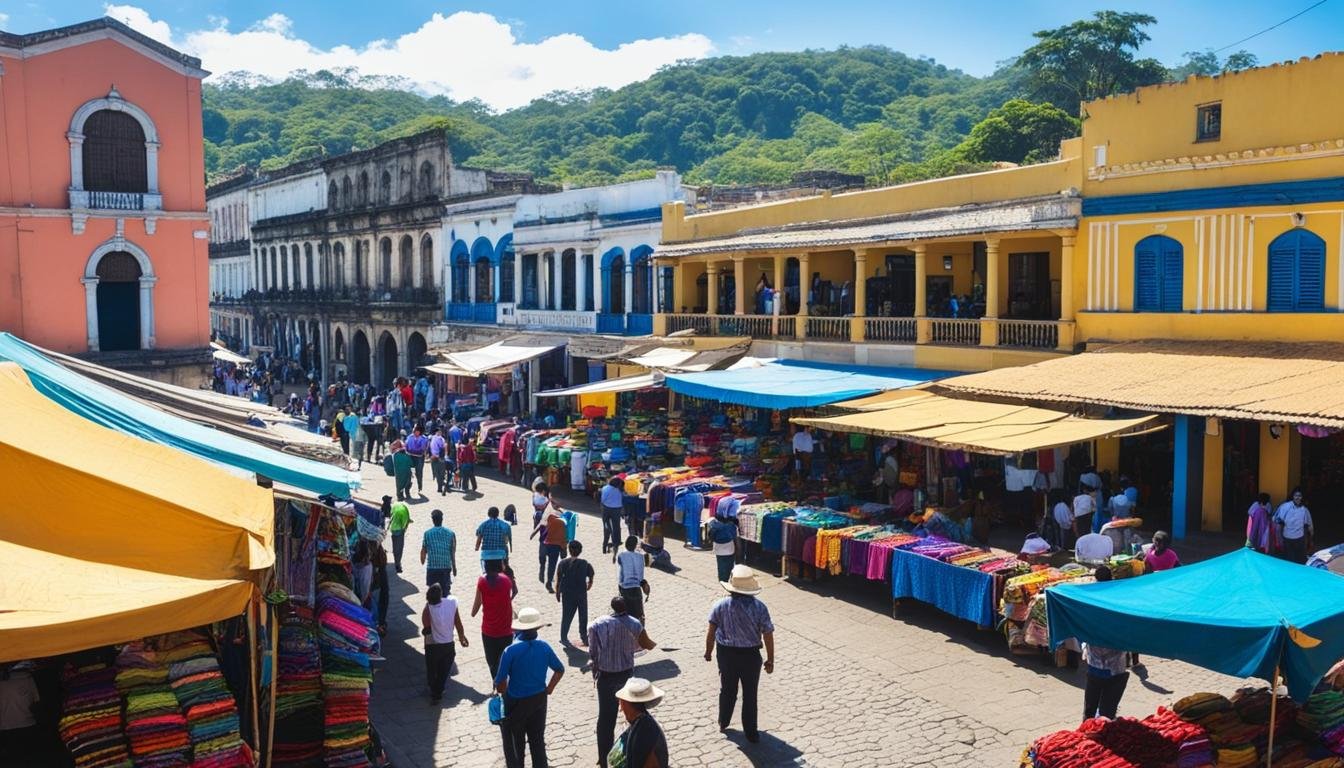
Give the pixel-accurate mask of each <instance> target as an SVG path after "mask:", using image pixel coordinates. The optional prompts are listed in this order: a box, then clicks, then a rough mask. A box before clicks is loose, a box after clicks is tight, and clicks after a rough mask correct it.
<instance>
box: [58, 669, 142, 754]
mask: <svg viewBox="0 0 1344 768" xmlns="http://www.w3.org/2000/svg"><path fill="white" fill-rule="evenodd" d="M116 677H117V671H116V670H115V669H113V668H112V667H109V666H107V665H106V664H90V665H87V666H82V667H73V666H71V667H67V668H66V669H65V674H64V679H63V680H62V688H63V689H64V691H65V698H64V700H63V701H62V703H61V711H62V712H63V713H64V714H63V715H62V716H61V722H60V734H61V741H63V742H65V748H66V749H67V750H69V752H70V756H71V758H72V759H73V760H74V763H75V768H131V755H130V751H129V750H128V749H127V747H126V739H125V737H124V736H123V735H122V731H121V696H120V695H119V694H118V693H117V686H116Z"/></svg>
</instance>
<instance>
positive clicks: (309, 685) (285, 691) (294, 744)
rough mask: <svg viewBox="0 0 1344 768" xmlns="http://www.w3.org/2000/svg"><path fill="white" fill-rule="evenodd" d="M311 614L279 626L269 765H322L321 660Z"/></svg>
mask: <svg viewBox="0 0 1344 768" xmlns="http://www.w3.org/2000/svg"><path fill="white" fill-rule="evenodd" d="M311 621H312V617H311V613H309V612H307V611H303V612H302V613H300V614H299V615H296V616H295V617H294V619H292V620H288V621H286V623H285V624H283V625H281V627H280V634H279V638H278V641H279V648H278V653H277V656H276V689H275V716H276V724H275V743H274V745H273V747H272V750H271V754H272V762H273V763H274V764H275V765H280V766H298V767H300V768H307V767H308V766H317V765H321V763H322V721H323V718H322V657H321V653H320V649H319V647H318V643H317V635H316V634H314V632H313V630H312V628H311Z"/></svg>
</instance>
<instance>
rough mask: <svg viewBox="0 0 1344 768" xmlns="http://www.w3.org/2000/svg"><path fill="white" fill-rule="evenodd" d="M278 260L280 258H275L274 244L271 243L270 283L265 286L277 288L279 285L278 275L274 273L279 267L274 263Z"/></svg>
mask: <svg viewBox="0 0 1344 768" xmlns="http://www.w3.org/2000/svg"><path fill="white" fill-rule="evenodd" d="M279 261H280V260H279V259H277V258H276V257H275V246H274V245H272V246H271V284H270V285H269V286H267V287H268V288H279V287H280V279H279V275H278V274H277V273H276V270H277V269H278V268H279V267H277V266H276V265H277V264H278V263H279Z"/></svg>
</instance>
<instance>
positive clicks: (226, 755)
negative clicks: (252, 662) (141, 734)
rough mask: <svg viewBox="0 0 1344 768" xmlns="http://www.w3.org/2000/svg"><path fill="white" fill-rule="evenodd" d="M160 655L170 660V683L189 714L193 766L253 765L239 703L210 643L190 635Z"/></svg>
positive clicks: (235, 767)
mask: <svg viewBox="0 0 1344 768" xmlns="http://www.w3.org/2000/svg"><path fill="white" fill-rule="evenodd" d="M159 656H160V658H161V659H162V660H163V661H166V662H168V681H169V685H170V686H171V687H172V689H173V695H174V696H176V697H177V702H178V705H179V706H180V707H181V708H182V711H183V712H185V713H186V716H187V731H188V733H189V734H190V735H191V748H192V763H191V765H192V768H245V767H246V766H251V764H252V758H251V754H250V750H249V749H248V748H247V746H246V745H245V744H244V743H243V739H242V736H241V734H240V731H239V720H238V704H237V702H236V701H235V700H234V698H233V694H232V693H231V692H230V691H229V687H228V684H227V683H225V682H224V675H223V673H221V672H220V670H219V662H218V661H217V660H216V658H215V653H214V649H213V648H211V647H210V643H208V642H207V641H206V640H205V638H203V637H200V636H198V635H190V636H187V637H183V638H182V642H180V643H179V644H177V645H176V646H174V647H172V648H168V649H165V650H163V651H161V652H160V654H159Z"/></svg>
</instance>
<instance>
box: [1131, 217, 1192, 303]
mask: <svg viewBox="0 0 1344 768" xmlns="http://www.w3.org/2000/svg"><path fill="white" fill-rule="evenodd" d="M1184 274H1185V258H1184V251H1183V249H1182V248H1181V244H1180V243H1179V242H1178V241H1176V240H1173V239H1172V238H1170V237H1167V236H1165V235H1152V236H1151V237H1145V238H1143V239H1142V240H1140V241H1139V242H1138V243H1137V244H1136V245H1135V246H1134V311H1135V312H1180V311H1181V310H1182V309H1183V305H1182V298H1181V297H1182V289H1183V287H1184V282H1185V280H1184Z"/></svg>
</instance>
